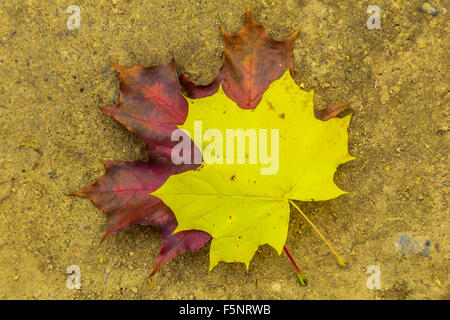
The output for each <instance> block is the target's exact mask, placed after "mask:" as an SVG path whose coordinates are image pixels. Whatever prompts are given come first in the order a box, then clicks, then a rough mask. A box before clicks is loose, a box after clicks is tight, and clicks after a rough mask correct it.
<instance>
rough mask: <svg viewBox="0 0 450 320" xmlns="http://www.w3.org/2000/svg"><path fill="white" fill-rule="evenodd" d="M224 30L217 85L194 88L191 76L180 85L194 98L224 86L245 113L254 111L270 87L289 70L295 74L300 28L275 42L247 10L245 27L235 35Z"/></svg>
mask: <svg viewBox="0 0 450 320" xmlns="http://www.w3.org/2000/svg"><path fill="white" fill-rule="evenodd" d="M221 30H222V37H223V41H224V49H223V65H222V68H221V69H220V70H219V72H218V74H217V75H216V78H215V79H214V81H213V82H212V83H211V84H209V85H207V86H195V85H194V84H193V83H192V82H190V81H189V76H188V75H185V74H183V75H182V76H181V83H182V85H183V86H184V87H185V88H186V90H187V93H188V96H189V97H191V98H203V97H206V96H209V95H211V94H214V93H215V92H217V90H218V88H219V86H220V84H221V83H222V87H223V91H224V92H225V93H226V95H227V96H228V97H229V98H230V99H232V100H233V101H235V102H236V103H237V104H238V105H239V106H240V107H241V108H243V109H253V108H255V107H256V106H257V105H258V104H259V101H260V100H261V97H262V95H263V94H264V92H265V91H266V90H267V88H268V87H269V85H270V84H271V83H272V82H273V81H274V80H276V79H278V78H280V77H281V76H282V75H283V73H284V71H285V70H286V69H287V68H289V69H290V70H291V73H292V74H293V72H294V62H293V57H292V56H293V49H294V44H295V39H296V38H297V35H298V33H299V32H300V28H298V29H297V30H296V31H295V32H294V33H293V34H292V35H291V36H290V37H288V38H287V39H285V40H282V41H277V40H274V39H272V38H271V37H270V35H269V34H268V33H267V31H266V29H265V28H264V27H263V26H261V25H259V24H257V23H256V21H255V19H253V15H252V12H251V10H250V7H248V10H247V17H246V19H245V22H244V26H243V27H242V29H241V30H240V31H239V32H238V33H237V34H236V35H232V34H230V33H228V32H226V31H225V30H224V29H223V28H222V29H221ZM222 81H223V82H222Z"/></svg>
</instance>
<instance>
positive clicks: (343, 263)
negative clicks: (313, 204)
mask: <svg viewBox="0 0 450 320" xmlns="http://www.w3.org/2000/svg"><path fill="white" fill-rule="evenodd" d="M289 202H290V203H291V204H292V205H293V206H294V208H295V209H297V211H298V212H300V214H301V215H302V216H303V218H305V220H306V221H308V223H309V224H310V225H311V226H312V227H313V229H314V230H315V231H316V232H317V234H318V235H319V236H320V237H321V238H322V240H323V241H324V242H325V243H326V244H327V246H328V247H329V248H330V250H331V251H332V252H333V253H334V254H335V255H336V257H337V259H338V262H339V264H340V265H341V266H343V267H345V262H344V260H343V259H342V257H341V256H340V255H339V253H337V251H336V250H335V249H334V248H333V246H332V245H331V244H330V243H329V242H328V241H327V239H325V237H324V236H323V235H322V233H320V231H319V229H317V228H316V226H315V225H314V223H312V222H311V220H309V219H308V217H307V216H306V215H305V214H304V213H303V211H302V210H300V208H299V207H298V206H297V205H296V204H295V203H294V202H293V201H292V200H289Z"/></svg>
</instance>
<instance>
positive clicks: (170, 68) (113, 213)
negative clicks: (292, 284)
mask: <svg viewBox="0 0 450 320" xmlns="http://www.w3.org/2000/svg"><path fill="white" fill-rule="evenodd" d="M112 65H113V67H114V68H115V69H116V70H117V71H119V72H120V91H121V95H120V102H119V104H118V105H117V106H114V107H110V108H103V109H102V110H103V111H104V112H105V113H107V114H109V115H110V116H112V117H113V118H114V119H116V120H117V121H119V122H120V123H122V124H123V125H124V126H125V127H126V128H127V129H128V130H130V131H132V132H135V133H136V134H137V135H138V136H139V138H140V139H141V140H142V141H143V143H144V144H145V146H146V150H147V156H148V158H149V161H148V162H144V161H122V162H117V161H105V165H106V172H105V174H104V175H103V176H102V177H100V178H99V180H98V181H97V182H95V183H94V184H92V185H91V186H88V187H86V188H84V189H82V190H80V191H78V192H76V193H75V195H79V196H84V197H87V198H89V199H91V200H92V201H93V202H94V204H95V205H96V206H97V207H98V208H100V209H102V210H103V211H105V212H106V213H108V214H109V215H110V223H109V227H108V231H107V232H106V234H105V238H106V237H108V236H110V235H112V234H115V233H116V232H118V231H120V230H124V229H128V228H129V227H130V226H131V225H132V224H141V225H148V224H152V225H155V226H157V227H158V228H159V230H160V232H161V238H162V248H161V252H160V253H159V256H158V258H157V261H156V264H155V268H154V271H153V273H155V272H156V271H157V270H159V268H160V267H161V266H162V265H163V264H164V262H166V261H167V260H169V259H171V258H173V257H175V256H176V255H178V254H180V253H183V252H185V251H186V250H191V251H195V250H198V249H199V248H201V247H202V246H203V245H204V244H205V243H206V242H207V241H208V240H209V239H210V235H209V234H207V233H205V232H202V231H196V230H192V231H184V232H179V233H176V234H172V233H173V231H174V230H175V228H176V226H177V222H176V219H175V216H174V215H173V213H172V211H171V210H170V209H169V208H168V207H167V206H166V205H165V204H164V203H162V202H161V200H159V199H158V198H156V197H153V196H151V195H150V193H151V192H153V191H155V190H156V189H158V188H159V187H160V186H161V185H162V184H163V183H164V182H165V181H166V180H167V178H168V177H169V176H170V175H172V174H177V173H181V172H184V171H188V170H192V169H195V168H196V167H197V166H198V165H195V164H181V165H175V164H173V163H172V161H171V151H172V148H173V146H174V145H175V144H176V143H178V142H177V141H171V134H172V131H173V130H175V129H177V124H182V123H183V122H184V120H185V119H186V116H187V101H186V99H185V98H184V97H183V95H182V94H181V93H180V88H179V83H178V77H177V74H176V68H175V63H174V61H171V62H170V63H168V64H165V65H161V66H156V67H150V68H145V67H140V66H135V67H132V68H129V69H126V68H124V67H121V66H119V65H117V64H114V63H112ZM191 150H193V153H194V152H198V151H196V148H195V147H192V149H191ZM191 156H193V155H191Z"/></svg>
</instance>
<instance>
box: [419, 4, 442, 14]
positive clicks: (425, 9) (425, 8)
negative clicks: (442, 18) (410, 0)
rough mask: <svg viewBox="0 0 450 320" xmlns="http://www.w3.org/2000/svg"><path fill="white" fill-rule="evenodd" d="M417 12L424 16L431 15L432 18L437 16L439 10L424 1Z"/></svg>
mask: <svg viewBox="0 0 450 320" xmlns="http://www.w3.org/2000/svg"><path fill="white" fill-rule="evenodd" d="M419 10H420V11H422V12H424V13H426V14H429V15H432V16H433V17H435V16H437V14H438V13H439V9H438V8H437V7H435V6H433V5H432V4H431V3H429V2H428V1H424V2H423V3H422V5H421V6H420V7H419Z"/></svg>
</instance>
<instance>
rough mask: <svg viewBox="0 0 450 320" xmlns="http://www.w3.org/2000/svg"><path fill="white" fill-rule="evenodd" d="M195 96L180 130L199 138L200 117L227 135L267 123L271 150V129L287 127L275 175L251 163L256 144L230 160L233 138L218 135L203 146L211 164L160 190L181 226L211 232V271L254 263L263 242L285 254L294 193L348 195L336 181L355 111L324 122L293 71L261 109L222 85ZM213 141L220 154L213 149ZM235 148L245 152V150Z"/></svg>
mask: <svg viewBox="0 0 450 320" xmlns="http://www.w3.org/2000/svg"><path fill="white" fill-rule="evenodd" d="M188 102H189V114H188V117H187V119H186V121H185V123H184V125H183V126H180V128H181V129H184V130H187V131H188V132H190V133H191V136H192V133H193V132H194V122H195V121H202V129H203V131H206V130H208V129H217V130H219V131H220V132H222V134H223V137H225V136H226V132H227V129H243V130H244V131H246V130H248V129H256V130H259V129H267V139H266V140H267V141H269V146H268V150H269V152H268V154H270V151H272V152H274V151H275V150H276V145H275V144H272V142H271V140H270V137H271V135H270V133H269V132H272V131H271V130H273V129H278V130H279V131H278V132H279V163H278V168H277V169H278V170H277V171H276V172H275V168H272V171H273V172H275V174H270V172H269V174H268V173H267V171H271V170H270V169H269V166H270V165H269V164H261V161H258V162H257V163H255V164H250V163H249V159H250V158H251V157H252V153H251V150H250V149H249V147H248V143H247V147H246V149H245V153H244V156H243V157H242V155H241V158H240V160H241V161H240V162H245V163H237V162H238V161H237V160H236V159H234V160H235V161H234V163H233V164H229V163H227V162H232V161H228V160H230V159H229V157H230V156H231V153H230V154H228V150H226V151H225V149H226V147H227V143H226V142H223V146H222V147H223V150H220V144H217V143H216V141H217V140H218V139H213V138H211V141H208V142H207V143H205V141H204V142H203V145H202V146H199V145H198V143H196V144H197V146H198V147H199V149H200V150H202V154H203V158H204V159H205V160H207V159H208V160H210V161H209V162H208V163H209V164H207V163H205V162H204V163H203V165H202V166H201V167H200V168H199V169H197V170H194V171H188V172H184V173H181V174H178V175H173V176H171V177H170V178H169V179H168V180H167V182H166V183H165V184H164V185H163V186H162V187H161V188H160V189H158V190H157V191H155V192H154V193H152V194H153V195H155V196H157V197H159V198H161V199H162V201H163V202H164V203H165V204H166V205H168V206H169V207H170V208H171V209H172V210H173V212H174V214H175V216H176V218H177V221H178V228H177V229H176V230H175V232H179V231H182V230H192V229H195V230H202V231H205V232H208V233H209V234H211V236H212V243H211V249H210V250H211V251H210V270H211V269H212V268H214V266H216V265H217V263H218V262H219V261H225V262H243V263H245V265H246V266H247V269H248V266H249V263H250V260H251V259H252V257H253V255H254V253H255V252H256V250H257V249H258V247H259V246H260V245H263V244H269V245H270V246H272V247H273V248H274V249H275V250H276V251H277V252H278V254H281V251H282V249H283V246H284V244H285V242H286V237H287V231H288V225H289V213H290V209H289V202H288V200H289V199H291V200H301V201H317V200H328V199H332V198H336V197H338V196H340V195H341V194H343V193H345V192H344V191H342V190H341V189H339V188H338V187H337V186H336V185H335V183H334V182H333V176H334V173H335V171H336V169H337V167H338V166H339V165H340V164H342V163H344V162H347V161H349V160H352V159H353V157H351V156H350V155H349V154H348V146H347V143H348V134H347V127H348V125H349V122H350V116H347V117H344V118H334V119H331V120H328V121H321V120H317V119H316V118H315V117H314V109H313V92H312V91H311V92H306V91H303V90H301V89H300V88H298V86H297V85H296V84H295V82H294V80H293V79H292V77H291V75H290V73H289V71H287V72H286V73H285V74H284V75H283V76H282V77H281V78H280V79H279V80H276V81H274V82H273V83H272V85H271V86H270V87H269V89H268V90H267V91H266V92H265V93H264V96H263V98H262V100H261V102H260V104H259V105H258V106H257V108H256V109H253V110H249V109H241V108H239V107H238V106H237V105H236V103H234V102H233V101H232V100H230V99H229V98H228V97H227V96H226V95H225V94H224V92H223V91H222V88H220V89H219V91H218V92H217V93H216V94H214V95H213V96H210V97H206V98H202V99H195V100H191V99H188ZM197 123H198V122H197ZM258 132H259V131H258ZM259 137H261V134H260V135H259ZM247 140H248V141H250V139H247ZM224 141H225V138H224ZM248 141H247V142H248ZM194 142H196V139H195V138H194ZM213 142H214V143H216V144H212V145H213V146H215V147H216V148H213V149H215V152H211V145H210V144H211V143H213ZM258 142H260V141H258ZM258 147H259V148H260V144H258ZM206 148H208V149H207V150H206ZM234 151H235V152H234V156H235V157H236V156H238V153H239V152H238V150H237V149H235V150H234ZM218 156H222V157H223V161H222V162H223V164H220V163H211V161H212V160H211V158H214V157H218ZM219 158H220V157H219ZM219 162H220V161H219ZM273 162H275V161H272V164H273ZM274 167H275V166H274ZM264 170H266V173H265V174H262V173H263V172H264ZM273 172H272V173H273Z"/></svg>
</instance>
